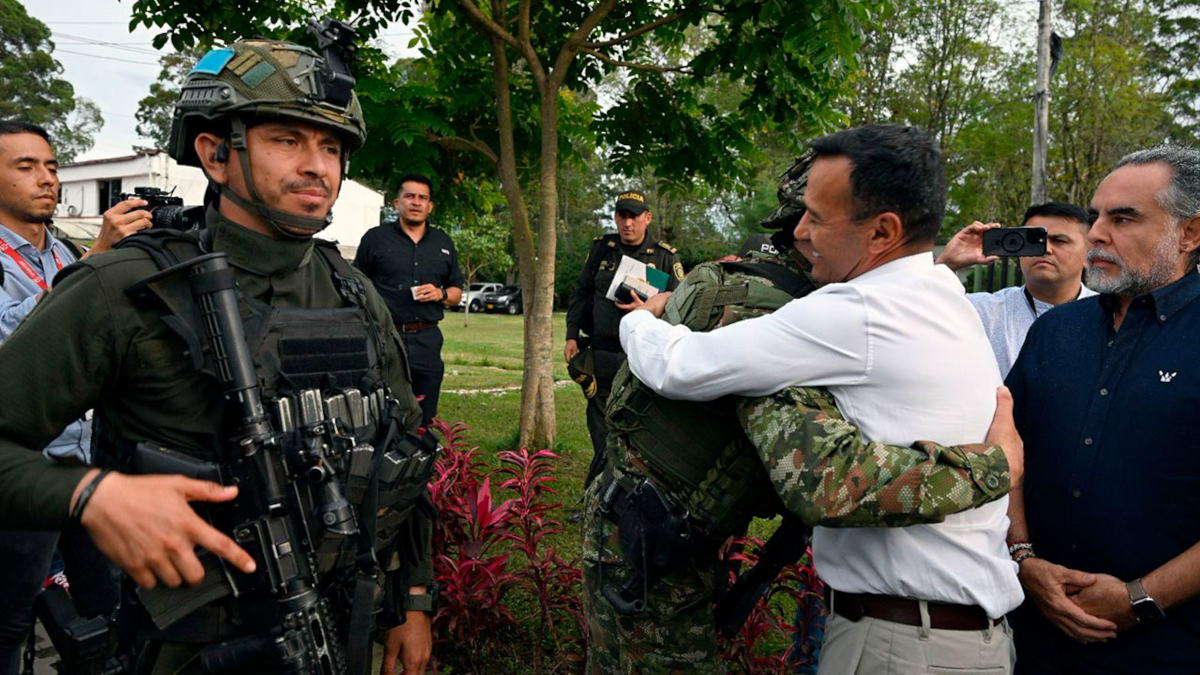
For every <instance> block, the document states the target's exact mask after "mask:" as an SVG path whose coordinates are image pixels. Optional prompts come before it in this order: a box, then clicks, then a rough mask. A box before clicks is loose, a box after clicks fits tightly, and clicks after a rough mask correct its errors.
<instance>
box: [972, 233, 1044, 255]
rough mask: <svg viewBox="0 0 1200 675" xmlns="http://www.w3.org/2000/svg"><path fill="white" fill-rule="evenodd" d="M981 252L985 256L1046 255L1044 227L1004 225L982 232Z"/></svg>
mask: <svg viewBox="0 0 1200 675" xmlns="http://www.w3.org/2000/svg"><path fill="white" fill-rule="evenodd" d="M983 254H984V255H986V256H1021V257H1028V256H1039V255H1046V228H1044V227H1005V228H995V229H991V230H986V231H985V232H984V233H983Z"/></svg>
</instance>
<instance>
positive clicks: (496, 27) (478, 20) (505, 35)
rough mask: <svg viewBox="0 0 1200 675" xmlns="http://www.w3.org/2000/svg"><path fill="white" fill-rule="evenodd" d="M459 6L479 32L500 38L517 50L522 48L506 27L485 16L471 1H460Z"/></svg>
mask: <svg viewBox="0 0 1200 675" xmlns="http://www.w3.org/2000/svg"><path fill="white" fill-rule="evenodd" d="M458 6H459V7H460V8H462V11H463V13H464V14H466V15H467V21H468V22H470V23H471V25H473V26H475V27H476V28H477V29H478V30H479V32H481V33H483V34H484V35H491V36H493V37H497V38H500V39H501V40H504V41H505V42H507V43H508V44H510V45H512V46H513V47H516V48H517V49H520V48H521V43H520V41H518V40H517V38H515V37H513V35H512V33H510V32H508V31H506V30H504V26H501V25H500V24H499V23H496V22H495V21H493V20H492V19H490V18H488V17H487V16H485V15H484V13H483V12H481V11H479V7H477V6H475V3H474V2H471V0H458Z"/></svg>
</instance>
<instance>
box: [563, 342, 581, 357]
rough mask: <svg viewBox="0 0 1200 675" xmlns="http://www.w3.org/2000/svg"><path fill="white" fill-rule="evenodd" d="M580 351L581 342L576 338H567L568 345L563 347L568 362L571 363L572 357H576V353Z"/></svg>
mask: <svg viewBox="0 0 1200 675" xmlns="http://www.w3.org/2000/svg"><path fill="white" fill-rule="evenodd" d="M578 353H579V343H578V342H576V341H575V340H567V345H566V346H565V347H563V358H564V359H566V361H567V363H570V362H571V359H573V358H575V355H576V354H578Z"/></svg>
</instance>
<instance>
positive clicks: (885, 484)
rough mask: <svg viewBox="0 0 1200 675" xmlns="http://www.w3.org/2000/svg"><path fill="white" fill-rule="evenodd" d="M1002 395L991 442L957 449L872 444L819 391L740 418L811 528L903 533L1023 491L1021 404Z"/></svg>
mask: <svg viewBox="0 0 1200 675" xmlns="http://www.w3.org/2000/svg"><path fill="white" fill-rule="evenodd" d="M996 397H997V406H996V416H995V418H994V419H993V421H992V428H991V429H990V430H989V432H988V437H987V442H986V443H984V444H971V445H959V446H953V447H947V446H943V445H939V444H937V443H933V442H930V441H918V442H917V443H915V444H913V445H912V446H911V447H898V446H890V445H884V444H882V443H877V442H868V441H865V440H863V438H862V434H861V432H860V431H859V429H858V428H857V427H855V426H854V425H852V424H850V423H849V422H847V421H846V420H845V419H843V418H842V416H841V413H839V412H838V410H837V406H836V404H835V403H834V400H833V396H832V395H831V394H830V393H829V392H828V391H827V390H825V389H823V388H818V387H792V388H789V389H785V390H783V391H781V392H779V393H777V394H773V395H771V396H761V397H757V398H748V399H744V400H742V401H741V402H739V403H738V416H739V418H740V419H741V422H742V427H743V428H744V429H745V430H746V433H747V435H748V436H749V437H750V440H751V442H752V443H753V444H754V446H755V448H756V449H757V451H758V454H759V457H760V458H761V459H762V460H763V462H764V463H765V464H766V467H767V470H768V473H769V474H770V476H771V482H772V483H773V484H774V486H775V490H776V492H777V493H778V494H779V496H780V498H781V499H782V500H783V503H784V506H785V507H786V508H787V510H788V511H789V512H791V513H793V514H795V515H796V516H798V517H800V518H801V519H802V520H804V522H806V523H808V524H809V525H824V526H826V527H901V526H904V525H915V524H918V523H936V522H941V521H942V520H944V519H945V518H946V516H948V515H951V514H953V513H958V512H959V511H965V510H967V509H970V508H974V507H976V506H980V505H982V504H986V503H988V502H991V501H994V500H996V499H999V498H1000V497H1002V496H1004V495H1005V494H1008V491H1009V486H1010V485H1020V476H1021V474H1023V472H1024V448H1023V447H1022V444H1021V439H1020V436H1018V435H1017V433H1016V430H1015V427H1014V426H1013V421H1012V397H1011V396H1010V395H1009V393H1008V390H1007V389H1004V388H1001V389H999V390H997V395H996ZM1010 474H1015V476H1014V475H1010Z"/></svg>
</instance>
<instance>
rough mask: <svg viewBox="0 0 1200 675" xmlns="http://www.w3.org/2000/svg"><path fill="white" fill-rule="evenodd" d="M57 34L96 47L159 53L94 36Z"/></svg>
mask: <svg viewBox="0 0 1200 675" xmlns="http://www.w3.org/2000/svg"><path fill="white" fill-rule="evenodd" d="M57 34H58V35H61V36H62V37H65V38H67V39H70V40H80V41H82V42H84V43H86V44H92V45H96V46H98V47H108V48H109V49H118V50H120V51H123V52H131V53H133V54H149V55H151V56H158V55H159V53H158V52H157V51H156V50H153V49H144V48H139V47H127V46H124V45H119V44H117V43H115V42H106V41H104V40H96V39H94V38H89V37H83V36H80V35H68V34H66V33H57Z"/></svg>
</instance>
